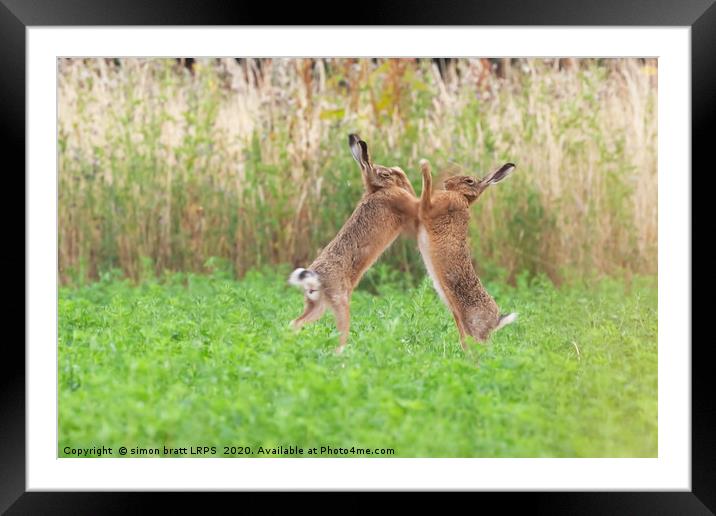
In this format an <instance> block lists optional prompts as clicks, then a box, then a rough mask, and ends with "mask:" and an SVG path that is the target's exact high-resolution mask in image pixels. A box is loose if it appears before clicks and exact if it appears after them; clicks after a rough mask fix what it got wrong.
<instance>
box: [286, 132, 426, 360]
mask: <svg viewBox="0 0 716 516" xmlns="http://www.w3.org/2000/svg"><path fill="white" fill-rule="evenodd" d="M349 145H350V147H351V151H352V152H353V155H354V157H355V159H356V161H358V163H359V165H360V167H361V171H362V174H363V183H364V186H365V193H364V195H363V197H362V199H361V200H360V202H359V203H358V206H356V209H355V210H354V211H353V213H352V214H351V216H350V217H349V218H348V220H347V221H346V223H345V224H344V225H343V227H342V228H341V230H340V231H339V232H338V234H337V235H336V236H335V238H334V239H333V240H332V241H331V242H330V243H329V244H328V245H327V246H326V247H325V248H324V249H323V251H322V252H321V253H320V254H319V255H318V257H317V258H316V259H315V260H314V261H313V263H312V264H311V265H310V266H309V268H308V270H309V271H311V272H313V273H315V275H317V277H318V281H319V282H320V287H318V288H317V289H313V288H312V287H310V288H309V287H306V286H304V289H305V310H304V312H303V314H302V315H301V316H300V317H298V318H297V319H296V320H294V321H292V323H291V324H292V326H293V327H294V328H295V329H298V328H300V327H301V326H303V325H304V324H308V323H311V322H314V321H316V320H318V319H319V318H320V317H321V316H322V315H323V313H324V312H325V310H326V308H331V310H332V311H333V312H334V314H335V316H336V326H337V327H338V331H339V333H340V345H339V347H338V348H337V349H336V352H337V353H340V352H341V351H343V348H344V347H345V345H346V342H347V339H348V333H349V327H350V298H351V294H352V292H353V289H354V288H355V286H356V285H357V284H358V282H359V281H360V279H361V277H362V276H363V273H364V272H365V271H366V269H368V267H370V266H371V265H372V264H373V262H375V261H376V260H377V259H378V257H379V256H380V255H381V254H382V253H383V251H384V250H385V249H386V248H387V247H388V246H389V245H390V244H391V243H392V242H393V240H395V238H396V237H397V236H398V235H399V234H400V233H401V231H403V230H406V231H407V232H409V233H414V232H415V231H416V229H417V211H418V200H417V198H416V196H415V191H414V190H413V187H412V186H411V184H410V181H408V177H407V176H406V175H405V172H403V171H402V170H401V169H400V168H398V167H384V166H382V165H375V164H373V163H372V162H371V160H370V156H369V154H368V147H367V145H366V144H365V142H363V141H361V140H360V139H359V138H358V137H357V135H351V136H350V137H349ZM294 273H295V271H294ZM316 291H318V292H316ZM314 298H317V299H314Z"/></svg>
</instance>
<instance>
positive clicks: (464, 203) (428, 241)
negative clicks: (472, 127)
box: [418, 160, 514, 349]
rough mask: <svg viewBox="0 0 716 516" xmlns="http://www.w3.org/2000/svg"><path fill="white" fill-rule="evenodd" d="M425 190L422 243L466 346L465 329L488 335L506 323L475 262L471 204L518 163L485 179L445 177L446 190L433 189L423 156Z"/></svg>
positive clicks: (481, 337)
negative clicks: (470, 228)
mask: <svg viewBox="0 0 716 516" xmlns="http://www.w3.org/2000/svg"><path fill="white" fill-rule="evenodd" d="M420 165H421V171H422V175H423V191H422V192H421V197H420V207H419V212H418V219H419V230H418V243H419V247H420V252H421V254H422V255H423V261H424V262H425V264H426V266H427V268H428V272H429V273H430V275H431V277H432V279H433V283H434V284H435V288H436V290H437V291H438V293H439V294H440V297H441V298H442V299H443V301H444V302H445V303H446V304H447V305H448V307H449V308H450V310H451V311H452V313H453V317H454V318H455V324H456V325H457V328H458V331H459V333H460V343H461V344H462V347H463V348H464V349H467V346H466V344H465V334H467V335H470V336H472V337H473V338H474V339H475V340H477V341H479V342H482V341H485V340H486V339H487V338H488V337H489V335H490V333H491V332H492V331H493V330H494V329H495V328H497V327H498V325H499V324H500V319H501V315H500V311H499V308H498V306H497V303H495V300H494V299H492V297H491V296H490V294H488V292H487V290H485V288H484V287H483V285H482V283H481V282H480V279H479V278H478V277H477V273H476V272H475V269H474V267H473V265H472V258H471V255H470V247H469V244H468V223H469V220H470V205H471V204H472V203H473V202H475V201H476V200H477V199H478V197H479V196H480V195H481V194H482V192H483V191H484V190H485V189H486V188H487V187H488V186H489V185H491V184H494V183H496V182H498V181H500V180H502V179H504V177H506V176H507V175H508V174H509V173H510V172H511V171H512V169H513V168H514V165H512V164H506V165H504V166H503V167H502V168H501V169H500V170H498V171H496V172H494V173H493V174H490V175H488V176H487V177H485V178H484V179H478V178H476V177H470V176H454V177H451V178H449V179H447V180H446V181H445V182H444V185H445V190H440V191H435V192H433V191H432V177H431V174H430V166H429V164H428V163H427V161H425V160H422V161H421V164H420Z"/></svg>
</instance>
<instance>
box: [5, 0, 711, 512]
mask: <svg viewBox="0 0 716 516" xmlns="http://www.w3.org/2000/svg"><path fill="white" fill-rule="evenodd" d="M714 1H715V0H663V1H660V2H650V1H649V0H605V1H601V2H590V1H589V0H551V1H550V2H549V3H545V2H542V1H539V0H493V1H492V2H490V3H489V4H488V3H487V2H485V5H481V4H480V3H479V2H477V1H473V2H471V3H469V4H468V3H467V2H463V4H462V5H456V2H455V1H450V2H445V3H437V2H436V3H431V2H430V1H429V0H422V1H421V0H409V1H407V2H406V1H402V2H393V3H387V2H386V3H385V4H384V5H380V4H378V5H375V4H372V5H371V4H366V3H360V4H355V5H347V6H345V5H344V6H338V7H339V8H340V7H344V8H347V10H346V11H344V12H349V11H350V13H351V14H350V16H343V17H338V20H331V21H329V22H327V24H338V25H342V24H351V25H354V24H356V25H360V24H368V25H571V26H590V25H591V26H594V25H616V26H626V25H635V26H652V25H657V26H688V27H691V51H692V55H691V80H692V163H693V165H692V168H693V169H696V168H697V166H698V165H699V164H702V165H704V166H703V167H701V168H702V169H703V171H704V173H707V172H709V171H711V169H712V164H711V163H708V162H707V161H706V160H707V158H708V157H709V156H708V154H709V144H710V145H711V146H712V145H713V144H712V142H710V141H708V142H707V138H708V137H709V135H710V131H708V129H710V128H711V129H713V126H714V121H713V115H714V114H715V113H716V94H715V93H714V92H716V66H714V65H716V60H715V59H714V55H713V54H712V52H716V6H715V5H714ZM336 7H337V6H336V4H335V3H334V4H328V5H325V6H324V5H322V2H313V3H310V4H305V3H298V4H296V3H294V4H291V3H288V4H286V3H282V5H281V7H280V8H278V9H276V8H275V7H274V5H273V4H271V3H263V4H262V3H260V2H259V3H255V2H252V3H248V2H247V3H245V4H240V5H239V4H238V3H230V2H221V1H208V0H205V1H198V0H188V1H182V2H178V1H177V0H154V1H152V2H142V1H141V0H123V1H121V2H118V1H116V0H115V1H114V2H111V1H108V0H34V1H32V2H30V1H27V0H0V66H2V76H1V78H0V113H1V119H2V122H3V123H2V124H0V127H2V128H3V129H4V130H5V131H4V133H5V134H4V135H3V136H4V137H3V138H1V139H0V142H2V143H0V145H2V147H3V149H4V150H5V152H4V153H3V154H4V157H6V158H7V157H8V156H11V155H15V156H16V157H17V158H18V162H19V163H20V165H18V166H17V168H19V167H20V166H21V167H23V169H24V164H25V150H24V149H25V145H24V143H25V111H24V110H23V107H24V106H25V100H26V99H25V80H26V79H25V60H26V55H25V29H26V27H27V26H63V25H78V26H82V25H247V24H251V25H267V24H270V25H284V24H296V23H297V22H299V21H303V22H304V23H308V24H311V25H315V24H316V19H317V18H316V15H317V13H321V12H326V13H332V12H334V11H335V9H336ZM2 168H4V169H6V170H7V172H6V177H5V179H7V178H8V177H13V178H14V179H16V180H18V182H21V184H20V185H19V186H20V189H21V190H22V191H23V192H24V191H25V183H24V180H21V177H22V176H21V175H20V174H17V173H12V172H15V171H16V170H17V168H16V169H14V170H11V169H10V167H2ZM682 173H683V172H682ZM692 177H693V175H692ZM15 191H16V192H17V191H18V190H15ZM692 192H693V189H692ZM14 197H15V198H17V199H20V196H19V195H15V196H14ZM24 198H25V196H24V195H23V196H22V199H23V200H22V201H20V202H21V203H22V207H23V209H24V208H25V204H24ZM5 201H6V200H5ZM692 202H693V201H692ZM0 206H1V207H2V208H1V209H2V210H3V213H2V215H4V217H3V218H2V219H0V220H5V221H8V220H13V218H11V215H15V218H17V213H18V211H19V210H18V209H15V207H13V206H12V204H11V203H8V202H2V203H0ZM17 231H18V233H20V232H21V231H22V236H20V235H18V237H19V238H18V240H19V239H20V238H22V239H23V242H24V238H25V228H24V226H23V227H22V228H18V229H17ZM692 232H693V229H692ZM23 249H25V247H24V245H23ZM692 256H693V255H692ZM14 258H15V261H16V262H18V263H17V265H20V263H19V262H20V257H19V256H14ZM2 260H3V264H4V265H6V267H7V269H9V270H15V268H13V269H10V267H9V266H11V265H15V264H12V263H11V262H12V258H8V257H7V255H4V256H3V258H2ZM24 264H25V251H24V250H23V256H22V265H21V267H22V268H23V270H25V273H27V272H26V269H25V268H24V266H25V265H24ZM14 276H15V278H13V279H14V280H15V281H18V282H19V281H20V280H19V277H20V276H19V275H18V274H16V275H14ZM6 281H7V279H6ZM22 299H23V300H24V299H25V295H24V294H23V296H22ZM14 306H15V307H14V308H9V310H10V312H13V311H14V312H17V313H16V314H15V313H13V314H12V315H15V317H14V318H13V319H14V320H18V321H19V320H20V318H21V314H20V313H19V312H20V311H21V308H20V304H19V303H15V305H14ZM23 308H24V307H23ZM6 310H7V309H6ZM8 315H10V314H8ZM8 320H12V319H10V317H8ZM23 334H24V329H23ZM709 340H710V339H709ZM670 344H672V345H683V344H685V343H670ZM709 345H710V342H708V341H704V342H703V344H702V345H701V346H692V402H693V404H692V491H691V492H654V491H647V492H638V493H628V492H609V493H598V492H587V493H536V492H535V493H523V494H519V495H518V494H516V493H509V494H506V495H504V494H503V495H500V494H494V493H475V495H477V496H478V497H480V500H479V501H478V503H481V504H482V503H484V501H487V500H488V499H489V500H490V501H496V502H498V503H499V504H500V506H501V508H503V509H504V508H505V507H510V508H514V507H515V505H517V506H520V505H522V504H524V505H526V506H527V507H529V510H530V511H531V512H538V513H539V512H548V513H550V514H574V513H580V514H583V513H587V514H612V513H620V514H621V513H628V514H713V513H714V512H713V511H716V490H715V489H714V487H715V486H716V460H715V459H716V425H715V424H714V413H715V412H716V411H715V410H714V402H713V397H712V396H711V393H713V392H716V388H715V387H714V380H713V377H714V376H713V375H712V374H710V371H709V370H708V369H710V363H709V361H708V359H707V357H706V353H707V352H706V349H707V346H709ZM4 348H5V352H6V353H7V352H8V351H9V352H10V353H12V356H11V357H10V358H7V357H6V358H5V360H4V361H3V362H4V363H5V364H6V367H5V374H3V375H2V390H1V391H0V393H1V394H0V396H2V398H1V401H0V406H1V407H2V412H1V414H2V416H0V418H1V420H2V423H0V447H1V449H2V452H1V453H2V455H1V457H2V458H1V460H0V510H5V509H8V508H10V509H9V511H8V512H9V513H14V514H18V513H22V514H25V513H28V514H36V513H49V512H50V511H51V513H52V514H64V513H72V514H77V513H81V514H85V513H86V514H98V513H120V512H121V513H126V512H128V511H131V510H136V509H141V508H143V507H144V506H145V504H146V502H147V501H148V499H149V498H159V500H158V501H160V503H162V505H163V508H164V509H169V507H170V506H171V505H174V504H176V505H177V506H179V504H181V507H183V508H188V507H190V505H187V502H188V500H187V498H188V495H187V494H184V493H161V494H154V495H150V494H147V493H142V494H126V493H96V492H93V493H78V492H75V493H61V492H45V493H39V492H32V493H27V492H25V354H24V352H23V348H22V347H21V346H20V344H19V343H18V342H17V341H12V340H7V341H6V345H5V346H4ZM216 495H217V494H216V493H215V494H214V496H216ZM218 496H221V497H222V498H223V499H224V500H226V498H228V496H229V495H228V494H226V493H224V494H218ZM247 497H248V498H253V497H249V496H248V495H247V494H244V495H243V498H247ZM202 498H203V501H202V502H200V503H202V504H203V503H205V501H206V499H205V497H202ZM170 502H174V504H171V503H170ZM176 502H179V503H178V504H177V503H176ZM345 502H346V501H345V500H342V501H341V502H340V503H341V505H342V506H343V507H345V505H343V504H345ZM243 503H245V501H242V504H243ZM237 507H238V506H237ZM339 507H340V506H339ZM353 507H356V505H355V504H354V505H353ZM364 507H365V508H366V509H368V508H369V506H368V505H365V506H364ZM370 508H372V504H371V507H370ZM535 509H536V511H535ZM339 510H341V509H339Z"/></svg>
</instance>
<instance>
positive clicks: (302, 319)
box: [291, 298, 326, 330]
mask: <svg viewBox="0 0 716 516" xmlns="http://www.w3.org/2000/svg"><path fill="white" fill-rule="evenodd" d="M325 311H326V305H325V303H324V302H323V300H321V299H319V300H318V301H314V300H313V299H308V298H306V308H305V309H304V311H303V313H302V314H301V315H300V316H299V317H298V318H297V319H294V320H293V321H291V328H293V329H294V330H299V329H301V326H303V325H304V324H309V323H312V322H315V321H317V320H318V319H320V318H321V316H322V315H323V313H324V312H325Z"/></svg>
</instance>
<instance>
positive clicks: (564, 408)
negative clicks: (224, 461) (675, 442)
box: [58, 267, 657, 457]
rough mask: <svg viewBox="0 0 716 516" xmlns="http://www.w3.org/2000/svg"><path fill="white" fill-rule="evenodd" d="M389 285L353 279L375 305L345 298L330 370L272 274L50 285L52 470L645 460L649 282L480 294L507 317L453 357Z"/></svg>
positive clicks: (653, 291) (445, 337)
mask: <svg viewBox="0 0 716 516" xmlns="http://www.w3.org/2000/svg"><path fill="white" fill-rule="evenodd" d="M389 271H390V269H388V268H387V267H378V268H374V269H371V270H370V271H369V273H368V275H367V277H366V279H365V280H364V284H363V285H364V286H370V285H372V288H373V290H377V292H378V293H379V295H374V294H373V293H370V292H368V291H367V290H366V289H361V290H358V291H356V293H355V294H354V297H353V301H352V315H353V319H352V327H351V338H350V341H349V345H348V347H347V349H346V351H345V353H344V354H343V355H341V356H335V355H334V354H333V349H334V348H335V346H336V345H337V333H336V331H335V326H334V324H333V321H332V318H331V317H330V316H326V317H324V318H323V319H322V320H321V321H319V322H318V323H316V324H313V325H310V326H307V327H305V328H304V329H303V330H302V331H301V332H300V333H298V334H294V333H292V332H291V331H289V330H288V327H287V325H288V322H289V320H291V319H292V318H294V317H296V316H297V315H298V314H299V313H300V311H301V309H302V296H301V294H300V292H299V291H297V290H295V289H293V288H291V287H289V286H287V285H286V281H285V278H286V275H287V273H288V269H286V270H284V269H280V270H279V271H278V272H270V271H265V272H257V271H254V272H249V273H248V274H247V275H246V277H245V278H244V279H243V280H242V281H238V282H237V281H235V280H233V279H232V278H231V275H230V274H229V273H226V272H222V271H221V270H218V271H216V272H215V273H214V274H213V275H210V276H203V275H194V274H183V273H178V274H167V275H166V276H164V277H162V278H161V279H152V278H151V277H150V278H148V279H146V280H144V281H143V282H142V283H141V284H139V285H133V284H132V283H131V282H129V281H127V280H122V279H120V278H119V277H116V275H112V274H105V275H104V276H103V278H102V279H101V281H99V282H96V283H91V284H88V285H85V286H82V287H78V288H74V287H72V288H70V287H61V288H60V294H59V360H58V366H59V412H60V416H59V443H58V444H59V452H58V453H59V455H60V456H69V454H67V453H65V452H64V448H65V447H66V446H69V447H72V448H90V447H93V446H106V447H112V448H113V453H112V455H114V456H119V455H118V454H117V449H118V447H119V446H126V447H128V448H130V449H131V448H132V447H146V448H153V447H159V448H163V447H164V446H167V447H174V448H182V447H191V446H194V447H196V446H215V447H216V448H217V452H216V455H215V456H223V447H224V446H235V447H238V446H242V447H246V446H248V447H250V448H251V449H252V451H253V452H254V453H256V451H257V450H258V447H259V446H263V447H267V448H275V447H277V446H279V445H283V446H289V445H290V446H300V447H302V448H304V449H306V450H307V449H309V448H312V447H321V446H331V447H334V448H336V447H343V448H348V449H349V448H350V447H352V446H355V447H357V448H371V449H373V448H392V449H394V450H395V452H394V456H396V457H655V456H656V455H657V286H656V280H655V278H653V277H641V276H634V277H633V278H632V280H631V283H630V284H629V285H625V284H624V283H623V282H621V281H618V280H614V279H604V280H600V281H598V282H595V283H590V284H587V283H584V284H582V283H575V284H574V285H572V286H562V287H560V288H557V287H555V286H553V284H552V283H551V282H549V281H546V280H544V279H541V278H536V279H532V280H529V281H528V279H527V275H520V276H518V277H517V286H516V287H507V286H504V283H502V282H500V283H494V284H493V283H490V282H488V283H487V286H488V289H489V290H490V292H491V293H492V294H493V295H494V296H495V297H496V299H497V301H498V303H499V304H500V306H501V308H502V309H503V311H508V310H515V311H518V312H519V314H520V315H519V319H518V321H517V323H516V324H513V325H511V326H508V327H507V328H505V329H504V330H502V331H500V332H498V333H497V334H495V335H494V337H493V338H492V340H491V343H490V344H489V345H488V346H487V347H486V348H476V349H473V350H471V351H470V352H468V353H467V354H465V353H463V352H462V351H461V349H460V346H459V343H458V335H457V331H456V329H455V327H454V323H453V321H452V317H451V316H450V314H449V313H448V311H447V310H446V309H445V307H444V306H443V305H442V304H441V303H440V302H439V300H438V298H437V296H436V294H435V292H434V291H433V289H432V287H431V286H430V285H429V284H428V282H427V280H424V281H423V282H422V283H420V284H419V285H418V287H416V288H410V287H407V286H406V285H405V284H401V283H400V282H399V278H397V279H396V278H395V277H392V276H391V274H393V273H390V272H389ZM229 451H231V450H229ZM237 451H238V450H234V452H237ZM356 454H357V452H355V453H353V454H351V453H349V455H356ZM253 456H259V455H253Z"/></svg>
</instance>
